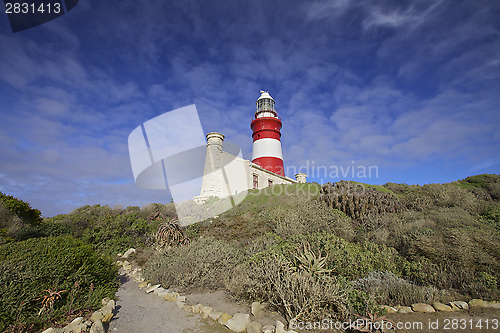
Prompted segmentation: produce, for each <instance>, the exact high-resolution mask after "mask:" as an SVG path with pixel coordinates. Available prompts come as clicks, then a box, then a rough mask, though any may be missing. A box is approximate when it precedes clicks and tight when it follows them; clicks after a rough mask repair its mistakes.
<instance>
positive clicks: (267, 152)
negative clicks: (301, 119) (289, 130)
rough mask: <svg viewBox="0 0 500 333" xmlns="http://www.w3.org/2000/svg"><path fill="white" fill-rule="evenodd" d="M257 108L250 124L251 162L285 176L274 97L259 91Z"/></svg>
mask: <svg viewBox="0 0 500 333" xmlns="http://www.w3.org/2000/svg"><path fill="white" fill-rule="evenodd" d="M260 94H261V95H260V97H259V99H258V100H257V102H256V103H255V104H256V105H257V108H256V110H255V115H254V118H253V120H252V123H251V125H250V128H251V129H252V138H253V149H252V163H255V164H257V165H259V166H260V167H262V168H263V169H265V170H268V171H271V172H273V173H275V174H277V175H280V176H285V172H284V167H283V154H282V152H281V132H280V131H281V126H282V124H281V120H280V119H279V118H278V113H277V112H276V109H275V108H274V99H273V98H272V97H271V95H269V93H268V92H267V91H263V90H261V91H260Z"/></svg>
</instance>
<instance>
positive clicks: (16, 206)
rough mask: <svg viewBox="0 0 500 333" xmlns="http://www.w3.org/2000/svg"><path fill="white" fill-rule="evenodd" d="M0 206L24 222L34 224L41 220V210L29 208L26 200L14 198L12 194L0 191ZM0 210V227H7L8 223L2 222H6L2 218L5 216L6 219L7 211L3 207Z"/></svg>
mask: <svg viewBox="0 0 500 333" xmlns="http://www.w3.org/2000/svg"><path fill="white" fill-rule="evenodd" d="M0 207H4V208H5V209H6V210H7V211H8V212H10V213H13V214H15V215H17V217H18V218H20V219H21V220H22V221H23V223H25V224H29V225H32V226H34V225H37V224H38V223H40V222H41V221H42V218H41V215H42V212H40V211H39V210H38V209H35V208H31V206H30V205H29V204H28V203H27V202H24V201H22V200H19V199H17V198H14V197H13V196H12V195H7V194H5V193H2V192H0ZM0 212H1V215H2V216H0V228H5V227H8V225H3V224H4V223H6V224H8V221H5V220H3V219H5V218H7V219H8V217H9V214H8V212H5V211H4V210H3V209H0ZM5 215H7V216H5Z"/></svg>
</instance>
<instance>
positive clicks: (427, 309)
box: [411, 303, 436, 313]
mask: <svg viewBox="0 0 500 333" xmlns="http://www.w3.org/2000/svg"><path fill="white" fill-rule="evenodd" d="M411 308H412V310H413V311H415V312H423V313H432V312H436V310H434V308H433V307H432V306H430V305H429V304H425V303H415V304H412V305H411Z"/></svg>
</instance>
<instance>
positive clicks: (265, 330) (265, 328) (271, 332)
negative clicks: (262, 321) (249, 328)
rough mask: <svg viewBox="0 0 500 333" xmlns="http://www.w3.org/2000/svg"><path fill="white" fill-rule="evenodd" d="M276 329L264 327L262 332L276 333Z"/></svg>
mask: <svg viewBox="0 0 500 333" xmlns="http://www.w3.org/2000/svg"><path fill="white" fill-rule="evenodd" d="M275 329H276V328H275V327H274V325H266V326H264V327H262V332H263V333H274V331H275Z"/></svg>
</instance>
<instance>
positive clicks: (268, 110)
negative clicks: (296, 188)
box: [194, 91, 306, 202]
mask: <svg viewBox="0 0 500 333" xmlns="http://www.w3.org/2000/svg"><path fill="white" fill-rule="evenodd" d="M256 104H257V110H256V111H255V116H254V119H253V121H252V129H253V135H252V136H253V138H254V154H253V155H254V156H253V160H254V161H255V162H256V163H253V162H251V161H248V160H245V159H243V158H242V156H241V153H239V154H238V156H236V155H235V154H231V153H229V152H227V151H224V135H223V134H221V133H216V132H212V133H208V134H207V135H206V138H207V155H206V159H205V167H204V172H203V175H204V176H203V180H202V185H201V193H200V195H199V196H198V197H196V198H194V199H195V201H197V202H204V201H205V200H206V199H208V198H209V197H212V196H215V197H219V198H225V197H228V196H232V195H236V194H238V193H242V192H244V191H247V190H249V189H263V188H266V187H268V186H272V185H277V184H294V183H305V182H306V175H305V174H303V173H299V174H297V175H295V178H296V179H292V178H289V177H286V176H285V175H284V170H283V160H282V155H281V142H280V137H281V133H280V129H281V120H280V119H279V118H278V116H277V113H276V111H275V109H274V99H273V98H272V97H271V96H270V95H269V93H267V92H263V91H261V97H260V98H259V99H258V100H257V102H256ZM269 138H271V139H269ZM270 140H274V142H277V143H276V144H272V145H269V144H267V142H268V141H270ZM262 143H266V145H263V144H262ZM266 146H269V147H270V148H269V152H267V151H265V150H266V149H263V147H264V148H265V147H266ZM276 147H279V151H277V148H276ZM256 149H258V151H259V153H258V154H256V153H255V150H256ZM262 156H264V158H262ZM280 159H281V164H280ZM270 170H272V171H275V172H276V173H275V172H272V171H270ZM278 173H279V174H278Z"/></svg>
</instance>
